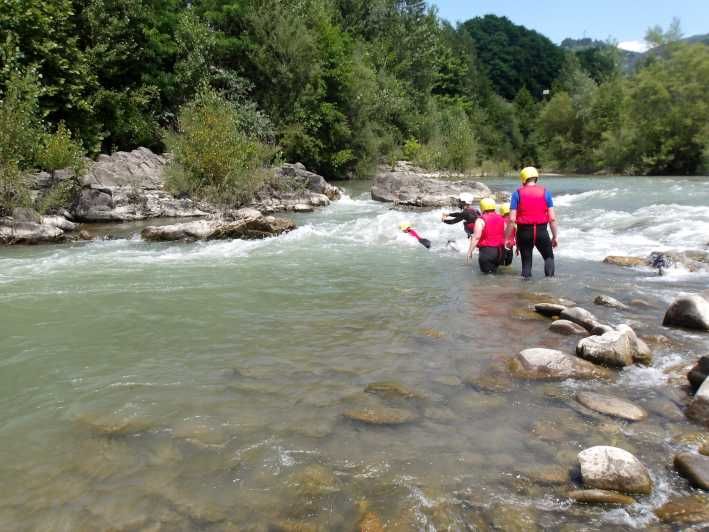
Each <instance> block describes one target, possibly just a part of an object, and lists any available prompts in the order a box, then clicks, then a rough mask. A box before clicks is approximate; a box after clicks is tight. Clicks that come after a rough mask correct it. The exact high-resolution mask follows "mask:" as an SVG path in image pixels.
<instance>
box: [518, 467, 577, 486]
mask: <svg viewBox="0 0 709 532" xmlns="http://www.w3.org/2000/svg"><path fill="white" fill-rule="evenodd" d="M520 474H522V475H523V476H524V477H526V478H528V479H529V480H530V481H532V482H534V483H536V484H543V485H555V484H566V483H568V482H569V480H570V475H569V470H568V469H567V468H565V467H562V466H559V465H547V466H537V467H531V468H527V469H524V470H522V471H520Z"/></svg>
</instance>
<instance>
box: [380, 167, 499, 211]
mask: <svg viewBox="0 0 709 532" xmlns="http://www.w3.org/2000/svg"><path fill="white" fill-rule="evenodd" d="M447 177H451V176H450V175H446V174H440V173H431V172H426V171H425V170H422V169H421V168H416V167H414V166H411V165H409V164H407V163H404V162H399V163H397V166H396V167H395V168H394V170H390V169H386V170H383V171H380V172H379V174H378V175H377V176H376V177H375V178H374V182H373V184H372V189H371V193H372V199H373V200H375V201H383V202H388V203H395V204H397V205H402V206H410V207H450V206H453V205H456V203H457V197H458V195H459V194H460V193H461V192H469V193H471V194H473V196H474V198H475V201H476V202H478V201H480V200H481V199H482V198H487V197H493V196H494V194H493V193H492V191H491V190H490V189H489V188H488V187H487V185H485V184H483V183H480V182H478V181H474V180H473V179H469V178H465V177H464V176H462V175H455V176H452V177H457V178H459V179H458V180H451V179H446V178H447Z"/></svg>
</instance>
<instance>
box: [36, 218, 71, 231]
mask: <svg viewBox="0 0 709 532" xmlns="http://www.w3.org/2000/svg"><path fill="white" fill-rule="evenodd" d="M42 223H43V224H44V225H49V226H50V227H56V228H57V229H61V230H62V231H67V232H71V231H75V230H76V224H75V223H73V222H70V221H69V220H67V219H66V218H65V217H64V216H42Z"/></svg>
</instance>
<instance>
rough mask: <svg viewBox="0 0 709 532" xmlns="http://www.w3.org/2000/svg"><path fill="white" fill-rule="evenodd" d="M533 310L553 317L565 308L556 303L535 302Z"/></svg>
mask: <svg viewBox="0 0 709 532" xmlns="http://www.w3.org/2000/svg"><path fill="white" fill-rule="evenodd" d="M534 310H535V312H538V313H539V314H541V315H542V316H546V317H547V318H553V317H554V316H559V315H560V314H561V313H562V312H564V310H566V306H564V305H559V304H557V303H536V304H535V305H534Z"/></svg>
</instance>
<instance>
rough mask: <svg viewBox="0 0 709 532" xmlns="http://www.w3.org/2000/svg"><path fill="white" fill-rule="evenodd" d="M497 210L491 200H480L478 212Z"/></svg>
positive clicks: (493, 201)
mask: <svg viewBox="0 0 709 532" xmlns="http://www.w3.org/2000/svg"><path fill="white" fill-rule="evenodd" d="M495 209H497V204H496V203H495V200H494V199H492V198H483V199H481V200H480V210H481V211H482V212H488V211H494V210H495Z"/></svg>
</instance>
